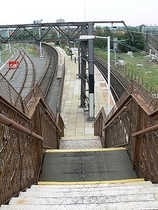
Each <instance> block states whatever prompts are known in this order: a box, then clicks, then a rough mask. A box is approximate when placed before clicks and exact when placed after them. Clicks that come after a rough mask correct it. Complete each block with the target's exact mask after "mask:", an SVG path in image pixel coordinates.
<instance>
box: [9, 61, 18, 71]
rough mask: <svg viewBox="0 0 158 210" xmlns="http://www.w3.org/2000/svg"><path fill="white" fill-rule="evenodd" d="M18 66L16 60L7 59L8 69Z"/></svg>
mask: <svg viewBox="0 0 158 210" xmlns="http://www.w3.org/2000/svg"><path fill="white" fill-rule="evenodd" d="M18 66H19V62H18V61H9V62H8V69H17V68H18Z"/></svg>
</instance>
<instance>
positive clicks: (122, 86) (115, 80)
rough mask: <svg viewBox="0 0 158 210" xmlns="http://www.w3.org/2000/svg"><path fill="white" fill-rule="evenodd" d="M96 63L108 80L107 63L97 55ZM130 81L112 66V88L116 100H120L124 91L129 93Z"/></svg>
mask: <svg viewBox="0 0 158 210" xmlns="http://www.w3.org/2000/svg"><path fill="white" fill-rule="evenodd" d="M95 65H96V66H97V68H98V69H99V71H100V72H101V73H102V75H103V77H104V78H105V80H106V82H108V71H107V68H108V66H107V63H106V62H105V61H103V60H102V59H101V58H99V57H97V56H95ZM128 88H129V81H128V80H127V79H125V78H123V77H122V76H121V74H120V73H119V72H118V71H117V70H116V69H114V68H113V67H111V69H110V90H111V92H112V95H113V97H114V100H115V102H117V101H119V100H120V98H121V96H122V95H123V93H124V92H127V93H128Z"/></svg>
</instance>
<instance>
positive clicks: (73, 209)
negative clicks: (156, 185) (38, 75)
mask: <svg viewBox="0 0 158 210" xmlns="http://www.w3.org/2000/svg"><path fill="white" fill-rule="evenodd" d="M91 202H92V199H91ZM157 207H158V201H147V202H146V201H141V202H136V201H134V202H120V203H106V204H100V203H97V204H96V203H94V204H93V203H92V204H88V205H87V204H80V203H79V204H78V203H76V204H73V205H66V204H63V205H57V204H55V205H51V204H50V205H41V204H38V205H23V204H19V205H3V206H1V209H2V210H39V209H42V210H53V209H55V210H56V209H57V210H149V209H150V210H154V209H155V210H157Z"/></svg>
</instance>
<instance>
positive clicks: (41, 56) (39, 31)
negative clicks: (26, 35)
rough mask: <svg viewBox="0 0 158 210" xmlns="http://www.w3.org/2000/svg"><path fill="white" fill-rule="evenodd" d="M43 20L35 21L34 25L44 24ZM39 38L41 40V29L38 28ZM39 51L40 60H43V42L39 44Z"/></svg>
mask: <svg viewBox="0 0 158 210" xmlns="http://www.w3.org/2000/svg"><path fill="white" fill-rule="evenodd" d="M42 21H43V20H42V19H41V20H34V21H33V23H34V24H41V23H42ZM38 36H39V39H41V28H40V27H39V28H38ZM39 48H40V49H39V51H40V59H42V58H43V54H42V43H41V41H40V42H39Z"/></svg>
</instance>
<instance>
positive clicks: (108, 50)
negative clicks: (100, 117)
mask: <svg viewBox="0 0 158 210" xmlns="http://www.w3.org/2000/svg"><path fill="white" fill-rule="evenodd" d="M107 39H108V44H107V52H108V113H109V112H110V36H108V37H107Z"/></svg>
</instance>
